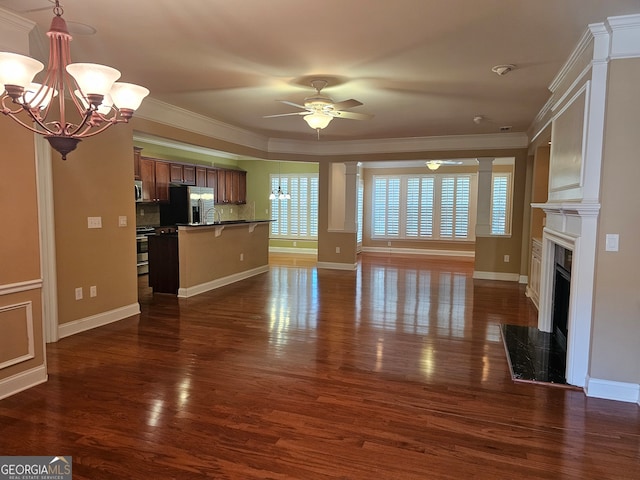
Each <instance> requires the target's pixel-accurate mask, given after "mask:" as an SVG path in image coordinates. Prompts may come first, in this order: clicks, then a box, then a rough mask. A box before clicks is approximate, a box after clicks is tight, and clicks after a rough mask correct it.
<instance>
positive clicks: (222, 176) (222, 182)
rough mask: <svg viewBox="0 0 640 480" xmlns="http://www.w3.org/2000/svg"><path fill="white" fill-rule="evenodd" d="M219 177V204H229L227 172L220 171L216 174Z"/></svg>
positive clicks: (217, 195) (217, 197) (217, 193)
mask: <svg viewBox="0 0 640 480" xmlns="http://www.w3.org/2000/svg"><path fill="white" fill-rule="evenodd" d="M216 174H217V176H218V181H217V185H218V191H217V192H216V199H217V203H229V199H228V198H227V195H228V193H227V172H226V171H225V170H218V171H217V172H216Z"/></svg>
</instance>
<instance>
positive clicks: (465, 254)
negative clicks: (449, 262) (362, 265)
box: [362, 247, 476, 258]
mask: <svg viewBox="0 0 640 480" xmlns="http://www.w3.org/2000/svg"><path fill="white" fill-rule="evenodd" d="M362 251H363V252H364V253H388V254H391V255H393V254H401V255H432V256H436V257H462V258H475V256H476V252H475V251H461V250H435V249H428V248H391V247H362Z"/></svg>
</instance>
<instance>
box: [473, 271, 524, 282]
mask: <svg viewBox="0 0 640 480" xmlns="http://www.w3.org/2000/svg"><path fill="white" fill-rule="evenodd" d="M473 278H474V279H476V280H500V281H502V282H517V281H518V280H519V279H520V274H518V273H502V272H478V271H476V272H473Z"/></svg>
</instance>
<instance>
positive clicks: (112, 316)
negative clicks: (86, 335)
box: [58, 303, 140, 338]
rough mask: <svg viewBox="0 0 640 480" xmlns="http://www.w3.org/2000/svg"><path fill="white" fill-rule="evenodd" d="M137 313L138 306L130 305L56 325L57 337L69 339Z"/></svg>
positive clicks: (136, 304) (138, 311)
mask: <svg viewBox="0 0 640 480" xmlns="http://www.w3.org/2000/svg"><path fill="white" fill-rule="evenodd" d="M138 313H140V304H139V303H132V304H131V305H127V306H124V307H121V308H116V309H114V310H109V311H106V312H102V313H98V314H96V315H91V316H90V317H86V318H81V319H80V320H74V321H73V322H68V323H63V324H61V325H58V337H59V338H64V337H69V336H71V335H75V334H76V333H80V332H85V331H87V330H91V329H93V328H98V327H102V326H103V325H108V324H109V323H113V322H117V321H118V320H123V319H125V318H128V317H130V316H132V315H136V314H138Z"/></svg>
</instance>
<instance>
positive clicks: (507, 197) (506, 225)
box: [491, 173, 512, 235]
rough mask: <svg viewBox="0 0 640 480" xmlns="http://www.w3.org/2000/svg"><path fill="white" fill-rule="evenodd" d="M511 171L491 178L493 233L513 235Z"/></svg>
mask: <svg viewBox="0 0 640 480" xmlns="http://www.w3.org/2000/svg"><path fill="white" fill-rule="evenodd" d="M511 183H512V182H511V173H494V174H493V175H492V178H491V235H511Z"/></svg>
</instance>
